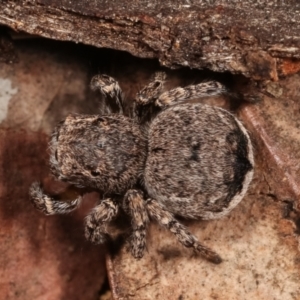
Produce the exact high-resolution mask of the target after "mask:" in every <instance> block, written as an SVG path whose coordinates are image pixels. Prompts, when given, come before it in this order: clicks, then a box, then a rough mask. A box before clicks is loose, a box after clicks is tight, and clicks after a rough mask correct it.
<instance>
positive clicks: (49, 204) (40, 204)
mask: <svg viewBox="0 0 300 300" xmlns="http://www.w3.org/2000/svg"><path fill="white" fill-rule="evenodd" d="M29 195H30V198H31V201H32V203H33V205H34V206H35V208H36V209H38V210H40V211H42V212H43V213H44V214H46V215H55V214H66V213H69V212H71V211H72V210H74V209H76V208H77V207H78V206H79V204H80V203H81V199H82V198H81V197H78V198H76V199H75V200H72V201H71V202H66V201H58V200H55V199H53V198H52V197H50V196H48V195H47V194H45V193H44V191H43V189H42V187H41V185H40V184H39V183H38V182H34V183H33V184H32V185H31V187H30V189H29Z"/></svg>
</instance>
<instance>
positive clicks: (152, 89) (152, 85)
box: [135, 72, 166, 105]
mask: <svg viewBox="0 0 300 300" xmlns="http://www.w3.org/2000/svg"><path fill="white" fill-rule="evenodd" d="M165 79H166V73H164V72H156V73H155V74H154V76H153V78H152V79H151V81H150V82H149V84H148V85H146V86H145V87H144V88H143V89H142V90H140V91H139V92H138V93H137V95H136V98H135V102H136V103H137V104H138V105H147V104H150V103H152V102H154V101H155V100H156V99H157V98H158V96H159V95H160V93H161V91H162V89H163V87H164V83H165Z"/></svg>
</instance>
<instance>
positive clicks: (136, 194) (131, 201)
mask: <svg viewBox="0 0 300 300" xmlns="http://www.w3.org/2000/svg"><path fill="white" fill-rule="evenodd" d="M123 206H124V210H125V211H126V212H127V213H128V214H129V215H130V216H131V225H132V235H131V237H130V250H131V253H132V256H133V257H135V258H142V257H143V255H144V251H145V248H146V230H147V224H148V222H149V218H148V214H147V210H146V207H145V201H144V199H143V194H142V192H141V191H138V190H129V191H128V192H127V193H126V195H125V197H124V204H123Z"/></svg>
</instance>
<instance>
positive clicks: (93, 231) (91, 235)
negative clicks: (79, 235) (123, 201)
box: [85, 198, 119, 244]
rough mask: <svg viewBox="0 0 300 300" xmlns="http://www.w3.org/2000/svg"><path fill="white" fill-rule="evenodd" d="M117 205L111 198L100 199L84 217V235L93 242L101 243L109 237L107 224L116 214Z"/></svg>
mask: <svg viewBox="0 0 300 300" xmlns="http://www.w3.org/2000/svg"><path fill="white" fill-rule="evenodd" d="M118 211H119V207H118V205H117V203H116V202H115V201H114V200H112V199H109V198H108V199H105V200H101V203H100V204H99V205H97V206H96V207H95V208H93V210H92V211H91V212H90V213H89V215H88V216H87V217H86V219H85V237H86V239H87V240H89V241H91V242H92V243H94V244H103V243H104V242H106V241H107V240H108V238H109V234H108V233H107V225H108V223H109V222H111V221H112V220H113V219H114V218H115V217H116V216H117V214H118Z"/></svg>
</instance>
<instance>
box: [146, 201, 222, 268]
mask: <svg viewBox="0 0 300 300" xmlns="http://www.w3.org/2000/svg"><path fill="white" fill-rule="evenodd" d="M146 207H147V211H148V213H149V215H150V217H152V218H153V219H155V220H156V221H157V222H158V223H159V224H160V225H161V226H162V227H165V228H167V229H168V230H170V231H171V232H172V233H173V234H174V235H175V236H176V237H177V239H178V241H179V242H180V243H181V244H183V245H184V246H185V247H188V248H190V247H192V248H193V249H194V250H195V251H196V252H198V253H200V255H202V256H203V257H205V258H206V259H207V260H209V261H211V262H213V263H215V264H219V263H221V262H222V259H221V257H220V256H219V255H218V254H217V253H216V252H214V251H212V250H211V249H209V248H208V247H206V246H203V245H201V244H200V243H199V241H198V240H197V238H196V237H195V236H193V235H192V234H191V233H190V232H189V231H188V230H187V228H186V227H185V226H183V225H182V224H180V223H179V222H178V221H177V220H176V219H175V218H174V216H173V215H172V214H171V213H170V212H168V211H167V210H166V209H165V207H164V206H163V205H162V204H160V203H159V202H157V201H156V200H153V199H148V200H147V201H146Z"/></svg>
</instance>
